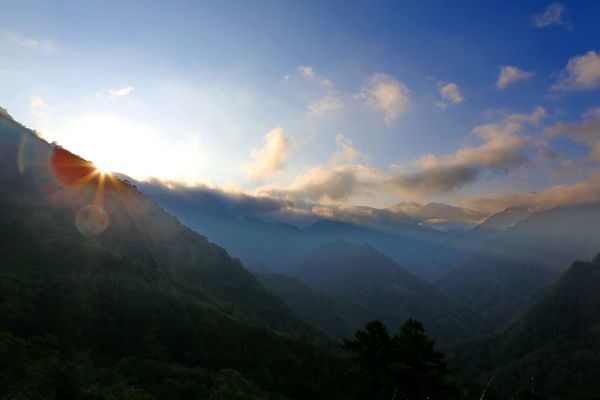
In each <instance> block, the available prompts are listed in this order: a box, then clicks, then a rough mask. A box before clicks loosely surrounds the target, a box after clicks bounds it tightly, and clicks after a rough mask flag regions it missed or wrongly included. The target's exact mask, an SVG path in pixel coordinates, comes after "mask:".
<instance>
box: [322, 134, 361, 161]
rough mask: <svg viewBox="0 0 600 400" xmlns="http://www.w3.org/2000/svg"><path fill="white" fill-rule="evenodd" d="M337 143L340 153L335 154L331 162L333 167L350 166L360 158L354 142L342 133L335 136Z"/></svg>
mask: <svg viewBox="0 0 600 400" xmlns="http://www.w3.org/2000/svg"><path fill="white" fill-rule="evenodd" d="M335 143H336V144H337V146H338V151H337V152H335V153H334V154H333V155H332V156H331V159H330V160H329V162H330V164H332V165H343V164H350V163H352V162H354V161H356V159H357V158H358V157H359V156H360V153H359V151H358V150H356V149H355V148H354V145H353V143H352V141H351V140H350V139H348V138H346V137H344V135H342V134H341V133H338V134H337V135H335Z"/></svg>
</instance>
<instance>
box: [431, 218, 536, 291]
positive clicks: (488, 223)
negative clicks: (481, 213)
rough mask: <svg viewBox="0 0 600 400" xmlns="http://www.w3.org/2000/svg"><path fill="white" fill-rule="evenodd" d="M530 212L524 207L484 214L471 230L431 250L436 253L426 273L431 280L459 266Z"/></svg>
mask: <svg viewBox="0 0 600 400" xmlns="http://www.w3.org/2000/svg"><path fill="white" fill-rule="evenodd" d="M531 213H532V212H531V211H530V210H528V209H525V208H509V209H506V210H504V211H502V212H500V213H498V214H494V215H492V216H490V217H488V218H487V219H486V220H484V221H483V222H482V223H481V224H479V225H477V226H476V227H475V228H473V229H472V230H470V231H468V232H466V233H463V234H461V235H457V236H455V237H452V238H450V239H449V240H447V241H446V242H444V243H443V244H442V245H441V246H440V247H439V248H438V249H437V250H436V251H435V252H436V255H435V257H434V259H433V261H432V263H431V266H430V267H429V269H428V271H427V276H428V277H429V278H430V279H431V280H437V279H439V278H441V277H442V276H444V275H445V274H448V273H449V272H451V271H454V270H455V269H457V268H459V267H461V266H463V265H464V264H465V263H467V261H469V259H470V258H472V257H474V256H475V255H477V254H479V253H480V252H481V251H483V250H484V249H485V247H486V246H487V245H489V244H490V243H492V242H493V241H494V240H495V239H497V238H498V237H499V236H501V235H502V234H503V233H504V232H505V231H506V230H507V229H508V228H510V227H512V226H514V225H515V224H516V223H517V222H518V221H520V220H522V219H524V218H527V217H528V216H529V215H531Z"/></svg>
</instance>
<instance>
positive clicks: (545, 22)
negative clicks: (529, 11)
mask: <svg viewBox="0 0 600 400" xmlns="http://www.w3.org/2000/svg"><path fill="white" fill-rule="evenodd" d="M566 10H567V8H566V7H565V5H564V4H560V3H552V4H550V5H549V6H548V7H547V8H546V9H545V10H544V11H543V12H542V13H540V14H536V15H534V16H533V18H532V19H533V26H535V27H536V28H546V27H548V26H552V25H558V26H563V27H565V28H567V29H572V25H571V23H570V22H569V21H567V20H566V19H565V12H566Z"/></svg>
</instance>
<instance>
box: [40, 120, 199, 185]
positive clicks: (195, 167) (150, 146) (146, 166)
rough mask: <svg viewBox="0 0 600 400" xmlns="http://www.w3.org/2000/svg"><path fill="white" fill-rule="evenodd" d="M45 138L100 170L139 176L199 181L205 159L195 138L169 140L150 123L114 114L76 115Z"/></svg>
mask: <svg viewBox="0 0 600 400" xmlns="http://www.w3.org/2000/svg"><path fill="white" fill-rule="evenodd" d="M47 139H48V140H50V141H52V140H56V141H57V142H58V143H59V144H60V145H62V146H64V147H65V148H68V149H70V150H72V151H73V152H74V153H76V154H79V155H80V156H82V157H83V158H85V159H87V160H90V161H91V162H92V163H93V164H94V167H95V168H96V169H97V170H98V171H99V172H102V173H104V174H106V173H115V172H120V173H124V174H126V175H129V176H131V177H132V178H135V179H140V180H143V179H147V178H151V177H156V178H162V179H180V178H181V179H184V180H186V181H190V182H194V181H198V180H199V177H198V175H199V173H200V172H202V171H203V165H202V164H203V161H204V159H205V156H204V154H203V153H202V151H201V150H200V147H199V144H198V143H197V142H196V141H195V140H190V141H186V142H185V143H178V144H172V143H170V142H169V141H168V140H167V139H166V138H165V137H164V135H163V134H162V133H161V132H160V131H158V130H157V129H155V128H153V127H152V126H149V125H144V124H140V123H137V122H133V121H130V120H128V119H126V118H123V117H119V116H114V115H87V116H81V117H78V118H75V119H73V120H71V121H70V122H69V123H68V124H66V125H63V126H56V127H54V129H52V130H51V131H50V132H49V135H48V137H47Z"/></svg>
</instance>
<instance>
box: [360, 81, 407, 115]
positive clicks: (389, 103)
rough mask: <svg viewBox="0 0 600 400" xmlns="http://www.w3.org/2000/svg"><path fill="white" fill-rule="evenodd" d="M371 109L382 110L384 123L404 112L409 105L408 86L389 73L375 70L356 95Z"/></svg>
mask: <svg viewBox="0 0 600 400" xmlns="http://www.w3.org/2000/svg"><path fill="white" fill-rule="evenodd" d="M357 97H358V98H360V99H362V100H364V101H365V103H366V104H367V105H368V106H369V107H371V108H372V109H373V110H376V111H379V112H382V113H383V115H384V121H385V123H386V125H388V126H390V125H391V124H392V122H394V120H396V119H397V118H398V117H400V116H401V115H402V114H403V113H405V112H406V110H407V109H408V107H409V105H410V90H409V89H408V87H407V86H406V85H405V84H404V83H402V82H400V81H398V80H396V79H395V78H393V77H392V76H390V75H387V74H383V73H380V72H376V73H374V74H373V75H371V77H370V78H369V81H368V84H367V86H365V87H364V88H363V89H362V90H361V91H360V93H359V94H358V95H357Z"/></svg>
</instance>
